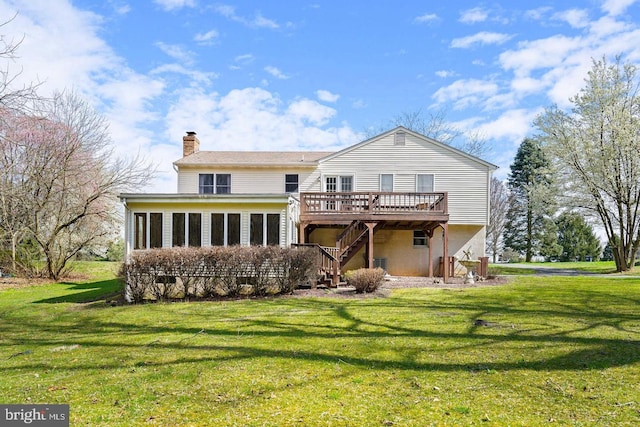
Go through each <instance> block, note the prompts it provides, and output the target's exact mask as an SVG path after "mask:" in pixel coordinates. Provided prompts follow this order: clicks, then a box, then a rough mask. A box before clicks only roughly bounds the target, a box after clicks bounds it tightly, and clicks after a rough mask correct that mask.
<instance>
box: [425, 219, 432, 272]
mask: <svg viewBox="0 0 640 427" xmlns="http://www.w3.org/2000/svg"><path fill="white" fill-rule="evenodd" d="M426 233H427V237H429V260H428V265H429V274H428V276H427V277H433V230H429V231H427V232H426Z"/></svg>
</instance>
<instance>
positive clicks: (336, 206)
mask: <svg viewBox="0 0 640 427" xmlns="http://www.w3.org/2000/svg"><path fill="white" fill-rule="evenodd" d="M447 204H448V203H447V193H395V192H393V193H386V192H351V193H327V192H324V193H301V194H300V220H301V221H302V222H307V223H314V224H321V223H327V224H337V223H344V222H347V223H348V222H351V221H353V220H355V219H357V220H360V221H376V220H388V221H437V222H441V221H447V220H448V219H449V212H448V206H447Z"/></svg>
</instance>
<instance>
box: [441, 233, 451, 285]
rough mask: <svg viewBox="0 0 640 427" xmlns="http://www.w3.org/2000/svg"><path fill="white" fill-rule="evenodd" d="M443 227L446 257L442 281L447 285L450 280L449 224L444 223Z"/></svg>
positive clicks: (444, 255)
mask: <svg viewBox="0 0 640 427" xmlns="http://www.w3.org/2000/svg"><path fill="white" fill-rule="evenodd" d="M440 225H441V226H442V254H443V257H444V269H443V270H444V271H443V272H442V280H443V281H444V283H447V281H448V280H449V224H448V223H446V222H443V223H442V224H440Z"/></svg>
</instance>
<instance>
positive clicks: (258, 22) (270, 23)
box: [213, 4, 280, 30]
mask: <svg viewBox="0 0 640 427" xmlns="http://www.w3.org/2000/svg"><path fill="white" fill-rule="evenodd" d="M213 10H215V11H216V12H217V13H219V14H220V15H222V16H224V17H225V18H227V19H229V20H231V21H234V22H238V23H240V24H242V25H244V26H247V27H250V28H267V29H272V30H275V29H278V28H280V25H279V24H278V23H277V22H276V21H274V20H272V19H269V18H265V17H264V16H262V14H261V13H260V12H256V14H255V16H254V17H253V18H246V17H244V16H241V15H238V14H237V13H236V8H235V7H234V6H230V5H226V4H219V5H216V6H214V8H213Z"/></svg>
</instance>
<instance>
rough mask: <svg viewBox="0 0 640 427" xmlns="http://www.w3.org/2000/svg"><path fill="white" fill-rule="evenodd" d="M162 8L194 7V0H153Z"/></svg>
mask: <svg viewBox="0 0 640 427" xmlns="http://www.w3.org/2000/svg"><path fill="white" fill-rule="evenodd" d="M154 1H155V3H156V4H157V5H159V6H160V7H162V8H163V9H164V10H175V9H182V8H183V7H195V5H196V2H195V0H154Z"/></svg>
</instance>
